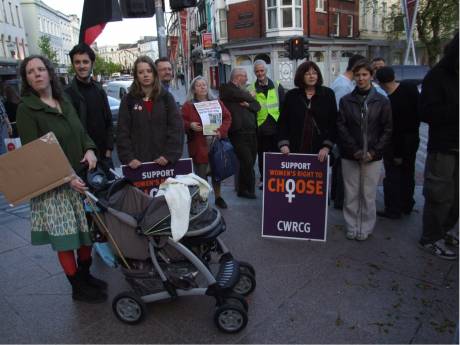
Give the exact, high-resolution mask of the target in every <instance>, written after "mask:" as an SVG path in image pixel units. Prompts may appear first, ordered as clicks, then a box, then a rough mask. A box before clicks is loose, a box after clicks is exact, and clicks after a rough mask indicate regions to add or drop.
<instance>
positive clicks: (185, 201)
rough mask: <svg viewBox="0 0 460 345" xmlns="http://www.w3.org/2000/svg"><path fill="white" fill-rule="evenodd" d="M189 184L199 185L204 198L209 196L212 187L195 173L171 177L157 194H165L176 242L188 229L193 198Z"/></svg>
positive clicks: (172, 232)
mask: <svg viewBox="0 0 460 345" xmlns="http://www.w3.org/2000/svg"><path fill="white" fill-rule="evenodd" d="M188 186H198V188H199V193H200V196H201V198H203V200H206V199H207V198H208V195H209V192H210V190H211V187H210V186H209V184H208V183H207V182H206V181H205V180H204V179H202V178H201V177H199V176H197V175H195V174H193V173H192V174H188V175H177V176H176V177H175V178H173V177H169V178H168V179H167V180H166V181H164V182H163V183H162V184H161V185H160V188H159V191H158V193H157V194H156V196H160V195H164V197H165V199H166V202H167V204H168V208H169V212H170V213H171V234H172V238H173V240H174V241H175V242H178V241H180V239H181V238H182V237H184V235H185V233H186V232H187V230H188V223H189V217H190V204H191V201H192V198H191V196H190V192H189V189H188Z"/></svg>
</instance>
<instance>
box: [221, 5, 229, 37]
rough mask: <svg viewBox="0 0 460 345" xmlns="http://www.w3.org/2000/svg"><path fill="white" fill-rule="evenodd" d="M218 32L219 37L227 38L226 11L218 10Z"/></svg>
mask: <svg viewBox="0 0 460 345" xmlns="http://www.w3.org/2000/svg"><path fill="white" fill-rule="evenodd" d="M219 33H220V37H221V38H227V11H226V10H225V9H220V10H219Z"/></svg>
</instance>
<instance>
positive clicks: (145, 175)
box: [121, 158, 193, 197]
mask: <svg viewBox="0 0 460 345" xmlns="http://www.w3.org/2000/svg"><path fill="white" fill-rule="evenodd" d="M121 171H122V172H123V176H124V177H126V178H127V179H128V180H130V181H131V182H132V183H133V184H134V186H136V187H137V188H139V189H141V190H142V191H143V192H144V193H146V194H148V195H150V196H152V197H153V196H155V194H156V193H157V192H158V188H159V186H160V184H162V183H163V182H164V181H165V180H166V179H167V178H168V177H175V176H176V175H187V174H190V173H192V172H193V164H192V159H191V158H184V159H179V160H178V161H177V162H176V164H167V165H165V166H161V165H159V164H158V163H154V162H147V163H142V165H141V166H140V167H138V168H137V169H131V168H130V167H129V166H128V165H122V166H121Z"/></svg>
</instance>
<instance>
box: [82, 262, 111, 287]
mask: <svg viewBox="0 0 460 345" xmlns="http://www.w3.org/2000/svg"><path fill="white" fill-rule="evenodd" d="M91 262H92V259H91V258H90V259H89V260H88V261H80V259H78V272H79V273H80V274H81V276H82V279H83V280H84V281H85V282H86V283H87V284H88V285H89V286H92V287H95V288H98V289H102V290H106V289H107V283H106V282H105V281H103V280H101V279H97V278H95V277H93V276H92V275H91V273H90V272H89V267H90V266H91Z"/></svg>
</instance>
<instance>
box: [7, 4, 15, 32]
mask: <svg viewBox="0 0 460 345" xmlns="http://www.w3.org/2000/svg"><path fill="white" fill-rule="evenodd" d="M8 6H9V7H10V15H11V23H13V26H16V23H15V22H14V16H13V8H12V7H11V2H8Z"/></svg>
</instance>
